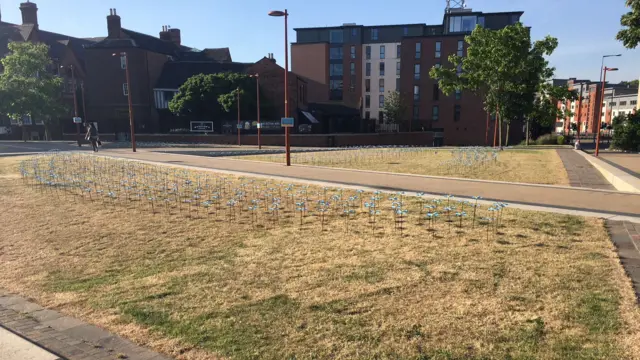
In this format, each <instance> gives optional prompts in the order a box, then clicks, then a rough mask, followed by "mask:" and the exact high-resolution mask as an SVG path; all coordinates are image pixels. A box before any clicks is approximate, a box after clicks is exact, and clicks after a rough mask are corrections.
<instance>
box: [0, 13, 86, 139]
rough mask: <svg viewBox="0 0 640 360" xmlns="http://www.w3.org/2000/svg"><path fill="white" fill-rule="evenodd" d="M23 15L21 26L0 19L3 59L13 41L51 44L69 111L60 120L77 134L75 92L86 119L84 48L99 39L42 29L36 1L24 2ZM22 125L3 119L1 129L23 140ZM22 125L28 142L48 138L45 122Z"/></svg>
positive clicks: (0, 54) (26, 120) (30, 121)
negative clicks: (84, 103)
mask: <svg viewBox="0 0 640 360" xmlns="http://www.w3.org/2000/svg"><path fill="white" fill-rule="evenodd" d="M20 12H21V15H22V22H21V24H12V23H8V22H4V21H2V19H1V18H0V57H4V56H5V55H6V54H7V53H8V52H9V49H8V47H7V46H8V43H9V42H12V41H18V42H27V41H29V42H40V43H44V44H46V45H48V46H49V54H50V56H51V59H52V66H51V68H50V71H51V72H53V73H55V74H57V75H59V76H61V77H63V79H64V87H63V89H61V98H60V101H62V102H63V103H64V104H65V105H66V107H67V109H69V112H68V115H67V116H66V117H64V118H62V119H60V124H61V126H62V127H64V126H65V125H66V126H67V127H68V131H69V132H75V127H74V126H73V124H72V119H71V118H72V117H73V115H74V114H73V110H74V101H73V97H74V93H75V95H76V96H77V97H76V99H77V107H78V113H79V115H80V116H84V114H83V113H84V106H83V99H82V91H81V86H82V84H83V83H84V82H85V77H86V70H87V69H86V61H85V60H86V59H85V56H84V46H87V45H90V44H93V43H94V42H95V39H80V38H76V37H73V36H69V35H63V34H58V33H54V32H50V31H46V30H43V29H40V26H39V25H38V6H37V5H36V4H35V3H33V2H23V3H21V4H20ZM0 66H1V65H0ZM71 68H73V75H74V78H75V84H76V87H75V88H74V86H73V81H72V72H71ZM0 70H2V69H0ZM18 123H19V122H18V121H17V120H15V119H0V126H6V127H10V128H11V134H10V135H6V136H7V137H9V138H13V139H19V138H20V137H21V135H22V134H23V131H22V130H23V129H21V128H20V127H19V126H18ZM22 123H23V124H24V130H25V132H24V135H26V137H25V138H26V139H43V138H44V124H43V122H42V120H41V119H31V118H30V117H24V118H23V119H22ZM50 132H51V133H52V135H54V136H56V135H58V136H59V134H60V133H61V129H59V128H52V129H50Z"/></svg>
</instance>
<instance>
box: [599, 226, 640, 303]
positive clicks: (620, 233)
mask: <svg viewBox="0 0 640 360" xmlns="http://www.w3.org/2000/svg"><path fill="white" fill-rule="evenodd" d="M606 224H607V230H608V231H609V235H610V236H611V241H613V243H614V244H615V246H616V248H617V250H618V256H619V257H620V263H622V266H623V267H624V270H625V271H626V273H627V275H628V276H629V278H631V281H632V283H633V289H634V290H635V293H636V299H637V301H638V302H640V224H632V223H630V222H625V221H607V223H606Z"/></svg>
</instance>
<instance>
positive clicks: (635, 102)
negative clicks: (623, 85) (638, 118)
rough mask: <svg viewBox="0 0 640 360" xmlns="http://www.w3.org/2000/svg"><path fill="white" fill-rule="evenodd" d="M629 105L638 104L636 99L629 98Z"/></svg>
mask: <svg viewBox="0 0 640 360" xmlns="http://www.w3.org/2000/svg"><path fill="white" fill-rule="evenodd" d="M630 105H638V100H631V103H630Z"/></svg>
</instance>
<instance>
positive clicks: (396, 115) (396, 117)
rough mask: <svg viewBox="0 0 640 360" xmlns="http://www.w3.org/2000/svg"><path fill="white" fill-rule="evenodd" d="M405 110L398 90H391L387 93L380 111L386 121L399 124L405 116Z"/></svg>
mask: <svg viewBox="0 0 640 360" xmlns="http://www.w3.org/2000/svg"><path fill="white" fill-rule="evenodd" d="M406 110H407V106H406V104H405V103H404V101H403V99H402V96H401V95H400V93H399V92H398V91H392V92H390V93H389V95H387V97H386V99H385V100H384V107H383V108H382V113H383V114H384V117H385V119H386V120H387V122H388V123H391V124H399V123H400V122H401V121H403V120H404V119H405V118H406ZM410 130H411V129H410Z"/></svg>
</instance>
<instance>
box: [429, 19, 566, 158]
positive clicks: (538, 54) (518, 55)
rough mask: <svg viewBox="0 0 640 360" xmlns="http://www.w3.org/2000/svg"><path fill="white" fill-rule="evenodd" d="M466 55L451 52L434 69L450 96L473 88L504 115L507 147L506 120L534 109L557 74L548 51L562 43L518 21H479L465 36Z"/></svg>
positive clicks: (501, 117)
mask: <svg viewBox="0 0 640 360" xmlns="http://www.w3.org/2000/svg"><path fill="white" fill-rule="evenodd" d="M465 41H466V42H467V43H468V50H467V56H466V57H460V56H457V55H455V54H454V55H451V56H450V57H449V59H448V60H449V63H450V65H449V66H443V67H440V68H436V67H434V68H432V69H431V71H430V72H429V74H430V76H431V77H432V78H434V79H438V81H439V84H440V89H442V91H443V93H445V94H447V95H449V94H451V93H452V92H453V91H455V90H459V91H462V90H470V91H472V92H475V93H476V94H478V95H480V96H481V97H482V98H483V102H484V106H485V110H486V111H487V112H489V113H494V112H495V113H498V114H499V122H500V123H499V124H498V129H499V133H500V136H499V145H500V146H502V122H505V123H506V124H507V139H508V133H509V132H508V129H509V127H508V126H509V124H510V122H511V121H512V120H516V119H521V118H522V117H523V116H525V115H526V114H528V113H530V112H531V111H532V108H533V106H534V101H535V98H536V96H537V94H538V92H539V90H540V87H541V86H542V84H543V83H544V82H545V81H546V80H547V79H548V78H550V77H552V76H553V72H554V69H553V68H550V67H549V64H548V62H547V60H546V59H545V57H546V56H548V55H551V53H553V51H554V50H555V48H556V47H557V46H558V40H557V39H555V38H553V37H550V36H547V37H546V38H544V39H543V40H540V41H536V42H534V43H532V42H531V34H530V31H529V29H527V28H525V27H524V26H523V25H522V24H520V23H516V24H514V25H510V26H507V27H505V28H504V29H501V30H489V29H485V28H482V27H480V26H477V27H476V29H475V30H474V31H473V32H472V33H471V35H469V36H466V37H465Z"/></svg>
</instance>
